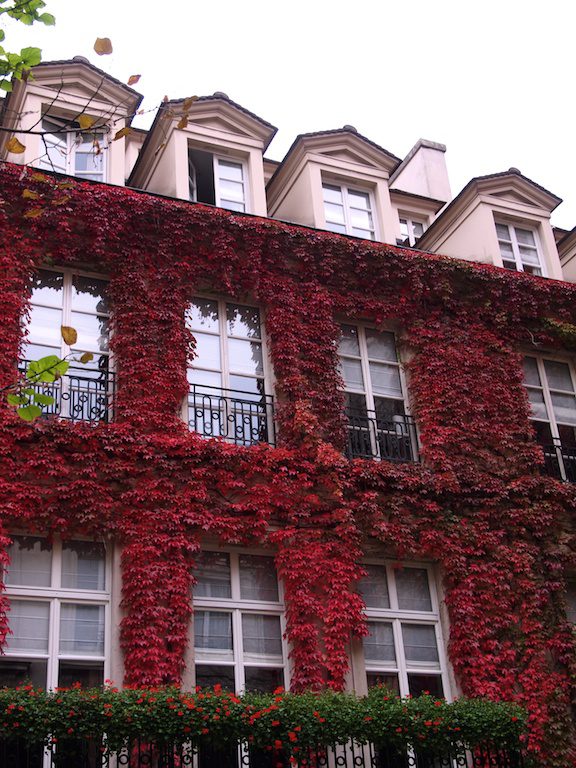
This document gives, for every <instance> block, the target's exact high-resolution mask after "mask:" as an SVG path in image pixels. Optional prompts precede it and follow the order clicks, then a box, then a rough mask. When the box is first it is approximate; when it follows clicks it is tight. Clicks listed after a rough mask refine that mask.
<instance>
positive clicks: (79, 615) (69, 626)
mask: <svg viewBox="0 0 576 768" xmlns="http://www.w3.org/2000/svg"><path fill="white" fill-rule="evenodd" d="M60 653H64V654H69V655H71V656H103V655H104V606H103V605H76V604H70V603H63V604H62V605H61V606H60Z"/></svg>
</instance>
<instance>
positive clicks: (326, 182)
mask: <svg viewBox="0 0 576 768" xmlns="http://www.w3.org/2000/svg"><path fill="white" fill-rule="evenodd" d="M325 187H333V188H337V189H339V190H340V192H341V193H342V208H343V211H344V222H345V227H346V234H347V235H349V236H351V237H358V238H361V239H364V240H370V241H372V242H374V241H376V240H378V224H377V221H376V218H377V217H376V212H375V211H376V206H375V203H374V195H373V193H372V190H371V189H369V188H368V187H361V186H356V185H355V184H347V183H346V184H345V183H342V182H339V181H332V180H331V179H330V178H329V177H326V178H324V177H322V213H323V215H324V227H325V229H327V230H328V231H329V232H335V230H333V229H331V226H330V225H331V224H332V223H333V222H330V221H329V219H327V218H326V205H325V200H324V188H325ZM349 192H356V193H357V194H360V195H367V197H368V204H369V206H370V208H369V209H368V213H369V214H370V216H371V218H372V229H370V230H366V231H369V232H370V233H371V235H372V236H371V237H369V238H362V237H361V235H356V234H355V233H354V232H353V231H352V230H353V229H354V227H353V226H352V222H351V218H350V209H351V208H355V206H351V205H350V202H349V197H348V193H349ZM362 210H364V209H362ZM334 223H338V224H340V222H334ZM356 229H361V227H356ZM335 234H343V233H342V232H335Z"/></svg>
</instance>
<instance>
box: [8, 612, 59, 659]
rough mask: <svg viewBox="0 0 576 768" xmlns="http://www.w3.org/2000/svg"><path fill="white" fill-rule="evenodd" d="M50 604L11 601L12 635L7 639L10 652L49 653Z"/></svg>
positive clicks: (9, 620)
mask: <svg viewBox="0 0 576 768" xmlns="http://www.w3.org/2000/svg"><path fill="white" fill-rule="evenodd" d="M49 622H50V604H49V603H47V602H36V601H33V600H10V613H9V614H8V624H9V626H10V630H11V632H12V634H9V635H8V637H7V638H6V648H7V649H8V650H10V651H12V650H18V651H40V652H42V653H48V625H49Z"/></svg>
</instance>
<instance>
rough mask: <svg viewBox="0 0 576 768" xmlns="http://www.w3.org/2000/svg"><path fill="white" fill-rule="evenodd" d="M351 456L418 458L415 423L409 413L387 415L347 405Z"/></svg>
mask: <svg viewBox="0 0 576 768" xmlns="http://www.w3.org/2000/svg"><path fill="white" fill-rule="evenodd" d="M345 414H346V418H347V419H348V440H347V445H346V450H345V453H346V456H347V457H348V458H349V459H382V460H384V461H394V462H406V461H414V462H415V461H418V447H417V446H418V443H417V439H416V426H415V424H414V420H413V419H412V417H411V416H407V415H406V414H401V415H394V416H389V415H388V414H387V415H386V416H385V417H384V416H382V415H380V414H379V413H377V412H376V411H369V410H367V409H361V408H351V407H347V408H346V409H345Z"/></svg>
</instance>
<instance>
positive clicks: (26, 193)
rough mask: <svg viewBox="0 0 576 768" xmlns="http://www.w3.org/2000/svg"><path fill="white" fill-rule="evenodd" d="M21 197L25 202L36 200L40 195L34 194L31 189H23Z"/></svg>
mask: <svg viewBox="0 0 576 768" xmlns="http://www.w3.org/2000/svg"><path fill="white" fill-rule="evenodd" d="M22 197H23V198H24V199H25V200H38V198H39V197H40V195H39V194H38V192H34V190H33V189H25V190H24V192H22Z"/></svg>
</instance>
